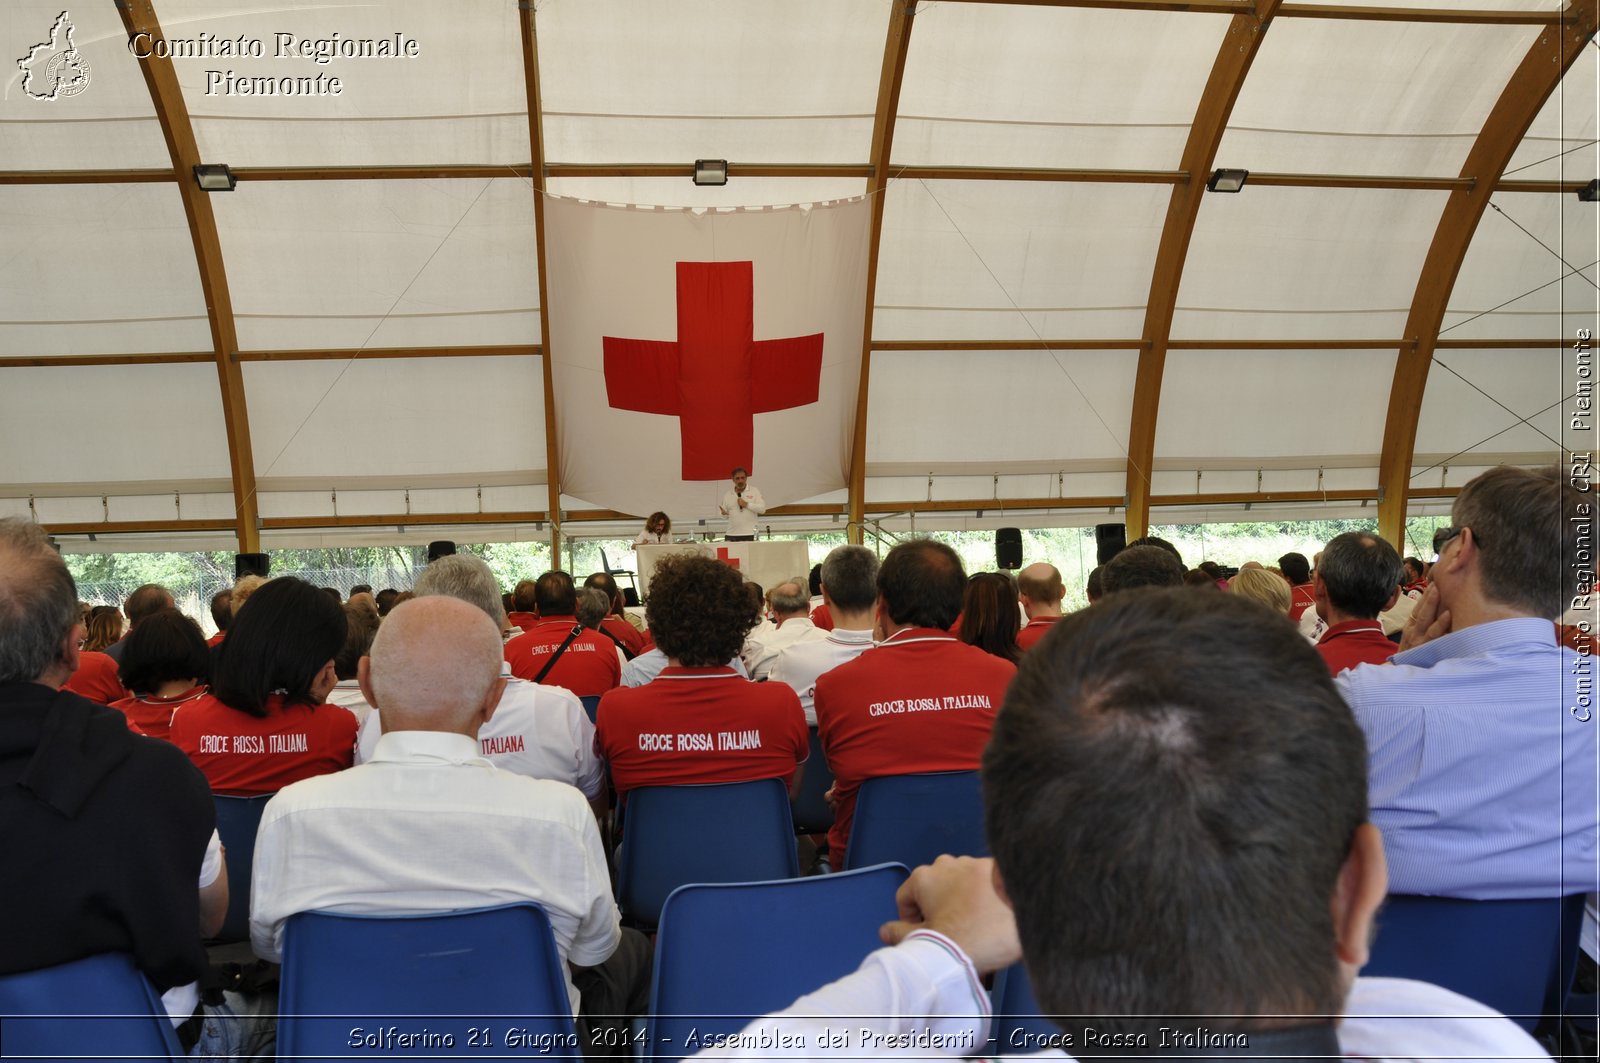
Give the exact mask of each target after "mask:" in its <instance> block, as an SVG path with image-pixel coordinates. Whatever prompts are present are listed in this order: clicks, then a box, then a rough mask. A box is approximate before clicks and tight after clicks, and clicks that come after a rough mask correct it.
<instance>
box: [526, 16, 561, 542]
mask: <svg viewBox="0 0 1600 1063" xmlns="http://www.w3.org/2000/svg"><path fill="white" fill-rule="evenodd" d="M517 7H518V9H519V12H520V14H521V17H520V18H519V19H518V21H519V22H520V23H521V24H522V77H523V81H524V83H525V84H526V87H527V95H528V146H529V148H530V149H531V150H532V152H533V163H532V165H531V166H530V168H529V169H530V172H531V173H532V175H533V240H534V249H535V254H536V255H537V258H538V261H539V354H540V358H539V361H540V364H541V366H542V367H543V372H544V464H545V484H546V487H547V490H548V497H549V502H548V503H547V505H548V507H549V508H548V510H547V512H548V513H549V516H550V567H551V568H553V569H559V568H560V567H561V454H560V446H561V439H560V436H559V435H558V433H557V432H556V387H555V376H554V374H553V373H552V372H551V370H550V288H549V281H548V280H547V279H546V277H547V270H546V269H545V253H544V180H545V164H544V106H543V103H542V101H541V99H540V95H539V33H538V28H537V27H536V26H535V25H534V9H533V0H518V2H517Z"/></svg>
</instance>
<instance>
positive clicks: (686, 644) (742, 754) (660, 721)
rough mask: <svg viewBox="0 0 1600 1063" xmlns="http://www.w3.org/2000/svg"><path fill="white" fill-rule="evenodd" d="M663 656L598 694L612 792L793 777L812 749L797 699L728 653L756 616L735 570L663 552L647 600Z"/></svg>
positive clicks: (599, 739) (600, 738)
mask: <svg viewBox="0 0 1600 1063" xmlns="http://www.w3.org/2000/svg"><path fill="white" fill-rule="evenodd" d="M645 610H646V612H645V615H646V616H647V617H648V618H649V621H650V630H651V632H652V633H653V634H654V635H655V639H656V648H657V649H659V650H661V652H662V653H664V654H666V656H667V665H666V667H665V668H663V669H662V671H661V673H660V674H659V675H657V676H656V678H655V680H654V681H653V682H651V683H649V684H647V685H645V686H641V687H624V688H622V689H620V690H614V691H612V692H611V693H609V694H607V695H606V696H605V697H604V698H602V699H601V701H600V709H599V712H598V713H597V714H596V716H595V748H597V749H598V750H599V751H600V753H601V754H602V755H603V756H604V757H605V758H606V761H607V763H609V764H610V767H611V779H612V782H613V783H614V784H615V785H616V788H617V793H618V795H619V796H625V795H626V794H627V793H628V792H629V791H630V790H633V789H636V788H638V787H640V786H673V785H678V784H681V783H714V782H745V781H748V780H752V779H771V778H781V779H783V780H784V782H785V784H786V785H790V786H794V785H797V784H798V782H799V773H798V771H797V765H799V764H801V763H803V762H804V761H805V759H806V757H807V756H808V755H809V753H810V736H809V735H808V734H807V733H806V724H805V715H804V713H802V712H801V711H800V700H799V699H798V698H797V697H795V693H794V691H793V690H790V689H789V688H788V687H787V686H785V685H784V684H782V683H760V684H757V683H752V682H750V681H749V680H748V679H746V678H744V677H743V676H741V675H740V674H739V673H738V672H736V671H734V669H732V668H730V667H728V666H727V665H726V664H725V663H724V662H726V661H727V660H728V659H729V658H730V657H733V656H734V655H735V654H737V653H738V652H739V647H740V645H741V644H742V643H743V642H744V633H745V632H746V631H748V630H749V629H750V626H751V625H752V624H753V623H754V622H755V613H756V605H755V602H754V601H753V600H752V599H751V598H750V596H749V595H748V594H747V593H746V592H745V590H744V587H743V583H742V581H741V579H740V577H739V573H738V572H736V571H734V570H733V569H732V568H729V567H728V566H727V565H724V564H723V563H722V562H720V561H717V560H714V559H712V558H709V557H697V556H693V555H678V556H675V557H669V558H664V559H662V561H661V563H660V564H658V565H657V566H656V570H655V573H654V575H652V576H651V578H650V602H649V604H648V605H647V606H646V607H645Z"/></svg>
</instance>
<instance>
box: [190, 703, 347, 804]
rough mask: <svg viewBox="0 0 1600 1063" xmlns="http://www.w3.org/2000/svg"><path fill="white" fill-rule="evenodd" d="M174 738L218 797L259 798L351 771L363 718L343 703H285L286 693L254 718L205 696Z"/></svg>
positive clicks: (193, 705)
mask: <svg viewBox="0 0 1600 1063" xmlns="http://www.w3.org/2000/svg"><path fill="white" fill-rule="evenodd" d="M167 740H168V741H170V742H171V743H172V744H173V745H175V746H177V747H178V748H179V749H181V750H183V751H184V752H185V753H186V754H188V756H189V759H190V760H192V761H194V763H195V766H196V767H197V768H199V769H200V771H201V773H203V774H204V775H205V777H206V781H208V782H209V783H211V789H212V791H213V792H214V793H219V794H237V795H240V796H244V797H252V796H254V795H256V794H271V793H276V792H277V791H279V790H281V789H283V788H284V787H285V786H288V785H289V784H290V783H292V782H299V781H300V780H301V779H309V778H311V777H313V776H316V775H327V774H328V773H330V772H335V771H339V770H341V769H343V768H348V767H349V766H350V765H351V763H352V762H353V761H354V760H355V748H356V717H355V713H353V712H351V711H350V710H349V709H347V708H345V707H343V706H342V705H318V706H316V707H315V708H313V707H312V706H310V705H300V704H294V705H285V704H284V697H283V695H282V694H274V695H273V696H272V697H270V698H268V699H267V714H266V715H265V716H251V715H250V714H249V713H248V712H243V711H241V710H239V709H235V708H230V707H229V706H227V705H224V704H223V703H222V702H220V701H218V700H217V699H216V698H215V697H214V696H213V695H211V694H203V695H201V696H200V697H198V698H195V699H194V700H193V701H189V702H185V703H184V704H182V705H180V706H179V707H178V710H177V711H176V712H174V713H173V714H172V732H171V734H169V735H168V736H167Z"/></svg>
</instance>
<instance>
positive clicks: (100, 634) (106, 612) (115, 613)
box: [83, 605, 122, 653]
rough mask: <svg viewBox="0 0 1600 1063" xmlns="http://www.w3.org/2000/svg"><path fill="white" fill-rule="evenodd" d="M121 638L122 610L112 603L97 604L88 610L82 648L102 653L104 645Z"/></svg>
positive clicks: (104, 648)
mask: <svg viewBox="0 0 1600 1063" xmlns="http://www.w3.org/2000/svg"><path fill="white" fill-rule="evenodd" d="M120 638H122V611H121V610H119V609H118V608H117V607H116V606H114V605H97V606H95V607H94V608H93V609H91V610H89V633H88V634H87V635H86V636H84V639H83V648H84V650H85V651H87V652H90V653H104V652H105V651H106V647H108V646H110V645H112V644H113V643H115V642H116V641H117V640H118V639H120Z"/></svg>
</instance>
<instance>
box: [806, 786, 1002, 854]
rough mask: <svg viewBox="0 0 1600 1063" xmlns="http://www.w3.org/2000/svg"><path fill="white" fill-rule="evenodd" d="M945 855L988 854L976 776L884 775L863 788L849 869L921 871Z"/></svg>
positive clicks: (858, 796) (852, 834)
mask: <svg viewBox="0 0 1600 1063" xmlns="http://www.w3.org/2000/svg"><path fill="white" fill-rule="evenodd" d="M941 853H950V854H952V855H954V856H988V855H989V843H988V841H987V840H986V839H985V838H984V834H983V791H982V788H981V787H980V785H979V782H978V773H977V772H975V771H939V772H926V773H923V774H919V775H885V776H882V777H881V778H877V779H868V780H866V781H865V782H863V783H862V784H861V789H860V790H858V791H857V792H856V812H855V820H854V822H853V823H852V824H851V827H850V846H849V850H848V851H847V852H846V853H845V854H844V866H845V867H846V868H852V867H865V866H867V865H869V864H882V863H888V862H890V861H893V862H895V863H900V864H904V865H906V866H907V867H919V866H921V865H922V864H931V863H932V862H933V860H934V858H935V857H937V856H939V855H940V854H941ZM835 859H837V855H836V856H835Z"/></svg>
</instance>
